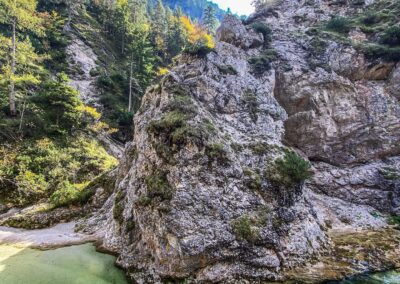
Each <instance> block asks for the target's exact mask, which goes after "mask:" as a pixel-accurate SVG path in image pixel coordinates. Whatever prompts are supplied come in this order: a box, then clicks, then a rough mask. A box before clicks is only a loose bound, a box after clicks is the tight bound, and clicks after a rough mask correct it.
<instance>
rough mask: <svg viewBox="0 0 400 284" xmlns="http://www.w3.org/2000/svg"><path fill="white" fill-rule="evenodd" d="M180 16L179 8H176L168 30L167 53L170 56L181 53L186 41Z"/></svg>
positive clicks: (181, 15)
mask: <svg viewBox="0 0 400 284" xmlns="http://www.w3.org/2000/svg"><path fill="white" fill-rule="evenodd" d="M182 17H183V13H182V10H181V8H179V7H178V8H176V9H175V10H174V13H173V15H172V19H171V23H170V26H169V30H168V54H169V57H170V58H173V57H175V56H177V55H178V54H179V53H181V52H182V50H183V49H184V47H185V44H186V41H187V35H186V31H185V28H184V27H183V24H182V21H181V19H182Z"/></svg>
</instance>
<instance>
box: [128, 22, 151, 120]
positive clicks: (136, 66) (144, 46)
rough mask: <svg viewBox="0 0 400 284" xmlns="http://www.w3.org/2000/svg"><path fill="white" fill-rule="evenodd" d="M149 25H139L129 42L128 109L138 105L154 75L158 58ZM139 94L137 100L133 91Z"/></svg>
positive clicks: (130, 109)
mask: <svg viewBox="0 0 400 284" xmlns="http://www.w3.org/2000/svg"><path fill="white" fill-rule="evenodd" d="M146 27H147V25H139V26H137V27H136V28H135V29H134V31H133V33H132V35H131V36H132V40H131V42H130V44H129V47H128V49H129V54H130V56H129V65H130V66H129V70H130V72H129V102H128V111H129V112H131V111H132V110H133V108H135V107H138V104H136V103H138V102H139V96H141V95H143V93H144V90H145V89H146V87H147V86H148V85H149V84H150V82H151V80H152V78H153V76H154V66H155V61H156V58H155V56H154V48H153V46H152V44H151V41H150V34H149V31H148V29H147V28H146ZM134 92H135V93H136V94H137V95H138V96H137V97H136V100H134V98H133V93H134Z"/></svg>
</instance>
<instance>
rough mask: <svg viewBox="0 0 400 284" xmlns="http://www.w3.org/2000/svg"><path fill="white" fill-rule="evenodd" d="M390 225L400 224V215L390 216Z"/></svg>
mask: <svg viewBox="0 0 400 284" xmlns="http://www.w3.org/2000/svg"><path fill="white" fill-rule="evenodd" d="M388 223H389V225H396V226H400V216H397V215H393V216H390V217H389V218H388Z"/></svg>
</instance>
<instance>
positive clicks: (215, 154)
mask: <svg viewBox="0 0 400 284" xmlns="http://www.w3.org/2000/svg"><path fill="white" fill-rule="evenodd" d="M206 155H207V156H208V157H209V158H210V160H212V161H217V162H219V163H221V164H225V163H226V162H228V160H229V159H228V153H227V152H226V150H225V147H224V145H223V144H220V143H215V144H212V145H208V146H207V147H206Z"/></svg>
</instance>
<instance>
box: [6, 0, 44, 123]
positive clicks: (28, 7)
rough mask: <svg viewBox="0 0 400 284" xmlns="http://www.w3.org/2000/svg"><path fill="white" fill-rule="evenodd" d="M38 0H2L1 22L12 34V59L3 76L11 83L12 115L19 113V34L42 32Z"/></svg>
mask: <svg viewBox="0 0 400 284" xmlns="http://www.w3.org/2000/svg"><path fill="white" fill-rule="evenodd" d="M36 6H37V2H36V0H0V23H1V24H5V25H6V26H7V27H8V28H9V31H10V34H11V51H10V52H9V54H8V55H9V57H10V61H9V64H8V65H7V66H6V68H3V71H2V73H3V77H4V76H5V77H6V78H7V80H8V85H9V95H8V97H9V108H10V115H11V116H15V115H17V108H16V96H15V93H16V89H15V85H16V82H17V81H18V69H20V68H19V66H18V61H17V57H18V56H22V55H21V54H18V53H19V52H20V51H23V49H20V50H18V48H17V46H18V44H19V42H18V38H19V37H18V35H19V33H21V32H25V33H26V32H32V33H37V34H40V33H42V28H41V23H42V19H41V18H40V17H39V16H38V14H37V13H36Z"/></svg>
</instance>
